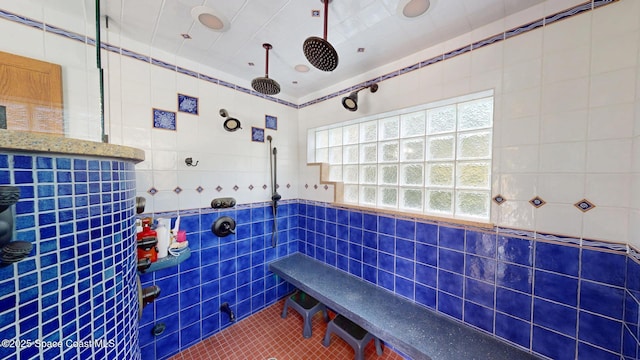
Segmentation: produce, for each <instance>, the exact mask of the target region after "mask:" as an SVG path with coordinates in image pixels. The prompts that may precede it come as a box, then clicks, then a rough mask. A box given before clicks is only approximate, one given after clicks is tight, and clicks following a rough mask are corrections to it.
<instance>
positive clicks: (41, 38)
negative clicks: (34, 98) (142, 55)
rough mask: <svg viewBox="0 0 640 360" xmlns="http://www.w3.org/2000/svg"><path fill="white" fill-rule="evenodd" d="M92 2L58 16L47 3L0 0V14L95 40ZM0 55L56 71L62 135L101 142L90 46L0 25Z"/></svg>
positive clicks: (76, 2)
mask: <svg viewBox="0 0 640 360" xmlns="http://www.w3.org/2000/svg"><path fill="white" fill-rule="evenodd" d="M92 4H93V3H92V2H86V1H81V0H71V1H69V3H67V4H65V7H64V8H65V11H64V12H61V11H59V10H58V9H57V8H56V5H55V4H54V3H53V2H42V1H12V0H0V9H3V10H5V11H8V12H12V13H15V14H20V15H23V16H26V17H28V18H30V19H33V20H36V21H38V22H44V23H46V24H48V25H51V26H55V27H58V28H61V29H64V30H67V31H71V32H75V33H77V34H81V35H85V34H88V36H90V37H95V25H93V15H92V14H93V13H94V10H93V8H92ZM0 33H2V34H5V36H4V37H3V41H2V45H1V46H0V51H3V52H8V53H12V54H16V55H20V56H25V57H29V58H34V59H37V60H42V61H46V62H50V63H54V64H59V65H60V66H61V67H62V84H63V87H62V92H63V94H62V99H63V106H64V110H63V116H64V120H65V135H66V136H67V137H71V138H76V139H83V140H93V141H100V140H101V135H102V133H101V129H100V87H99V84H100V82H99V71H98V69H97V64H96V51H95V48H94V47H91V46H87V45H86V44H84V43H82V42H80V41H76V40H70V39H68V38H66V37H62V36H59V35H56V34H53V33H50V32H46V31H44V30H42V29H36V28H33V27H29V26H25V25H22V24H18V23H16V22H12V21H5V20H2V21H0Z"/></svg>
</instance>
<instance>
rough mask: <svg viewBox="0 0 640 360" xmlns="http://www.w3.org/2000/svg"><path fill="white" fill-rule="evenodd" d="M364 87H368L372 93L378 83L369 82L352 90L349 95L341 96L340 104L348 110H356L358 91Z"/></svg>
mask: <svg viewBox="0 0 640 360" xmlns="http://www.w3.org/2000/svg"><path fill="white" fill-rule="evenodd" d="M366 88H369V89H370V90H371V92H372V93H374V92H376V91H378V84H371V85H369V86H365V87H362V88H360V89H358V90H356V91H352V92H351V94H349V96H345V97H343V98H342V106H344V108H345V109H347V110H349V111H356V110H358V93H359V92H360V91H362V90H364V89H366Z"/></svg>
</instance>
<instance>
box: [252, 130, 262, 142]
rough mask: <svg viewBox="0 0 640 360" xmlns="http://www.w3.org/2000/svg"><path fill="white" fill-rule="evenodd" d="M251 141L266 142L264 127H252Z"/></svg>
mask: <svg viewBox="0 0 640 360" xmlns="http://www.w3.org/2000/svg"><path fill="white" fill-rule="evenodd" d="M251 141H256V142H264V129H261V128H257V127H253V126H252V127H251Z"/></svg>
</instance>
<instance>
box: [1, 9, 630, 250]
mask: <svg viewBox="0 0 640 360" xmlns="http://www.w3.org/2000/svg"><path fill="white" fill-rule="evenodd" d="M580 2H581V1H578V0H562V1H553V2H546V3H544V4H541V5H539V6H536V7H534V8H531V9H528V10H527V11H525V12H523V13H520V14H516V15H514V16H511V17H509V18H507V19H503V20H501V21H498V22H496V23H493V24H490V25H488V26H486V27H483V28H480V29H476V30H474V31H473V32H472V33H470V34H465V35H463V36H460V37H458V38H456V39H453V40H451V41H449V42H447V43H444V44H440V45H437V46H434V47H433V48H430V49H423V50H420V51H419V52H417V53H416V54H414V55H412V56H409V57H407V58H406V59H404V60H402V61H399V62H396V63H393V64H388V65H387V66H385V67H383V68H380V69H378V70H375V71H372V72H369V73H366V74H362V75H361V76H359V77H357V78H354V79H346V80H344V81H343V82H341V83H339V84H335V85H334V86H332V87H331V88H328V89H325V91H323V92H322V94H312V95H309V96H308V97H305V98H303V99H298V101H297V102H298V103H304V102H305V101H309V100H313V99H315V98H318V97H321V96H324V95H326V94H328V93H331V92H333V91H337V90H341V89H344V88H347V87H349V86H352V85H353V84H356V83H359V82H361V81H364V80H368V79H371V78H374V77H376V76H379V75H381V74H385V73H388V72H390V71H393V70H396V69H400V68H402V67H403V66H406V65H409V64H414V63H415V62H417V61H420V60H424V59H428V58H430V57H432V56H435V55H438V54H442V53H443V52H447V51H450V50H452V49H455V48H457V47H460V46H463V45H466V44H467V43H469V42H473V41H477V40H480V39H484V38H487V37H488V36H491V35H493V34H496V33H499V32H501V31H504V30H506V29H511V28H513V27H517V26H520V25H523V24H525V23H527V22H529V21H531V20H535V19H538V18H540V17H542V16H544V15H546V14H551V13H554V12H556V11H559V10H562V9H566V8H568V7H570V6H574V5H576V4H578V3H580ZM89 7H90V6H89V5H87V4H85V3H84V2H79V3H78V14H80V13H81V14H83V16H84V17H85V18H89V15H91V13H92V9H90V8H89ZM0 8H3V9H7V10H10V11H15V12H16V13H19V14H23V15H26V16H30V17H33V18H35V19H44V21H48V22H50V23H52V24H54V25H56V26H59V27H61V28H64V29H66V30H71V31H77V32H79V33H84V32H86V33H91V31H90V30H91V29H89V26H88V25H87V24H86V23H83V22H81V23H78V22H75V21H72V20H70V18H69V17H67V16H66V15H65V14H60V13H57V12H56V11H55V9H48V8H43V7H41V5H39V6H34V4H33V3H31V2H29V3H23V2H15V1H9V0H0ZM78 14H76V15H78ZM0 29H1V30H2V32H3V33H7V34H9V33H11V34H17V33H20V36H15V37H7V38H6V39H5V41H4V42H3V46H2V50H3V51H9V52H14V53H17V54H20V55H24V56H30V57H34V58H38V59H43V60H48V61H53V62H57V61H62V60H65V59H66V60H69V61H71V63H68V64H66V65H63V66H64V68H63V73H64V76H65V83H66V85H65V94H64V95H65V107H66V108H67V109H69V110H70V113H72V115H71V116H72V118H71V126H70V128H69V130H70V131H71V132H73V133H74V134H76V135H77V136H74V137H79V138H84V137H92V136H96V134H95V128H91V127H89V126H88V125H87V124H89V123H95V121H96V114H97V112H95V109H96V106H97V101H96V99H97V87H95V86H94V85H95V83H96V81H95V79H96V76H97V73H95V72H94V71H92V69H93V67H92V66H93V63H92V62H93V61H94V59H93V56H92V55H93V54H92V49H91V48H85V49H84V50H82V46H80V47H78V46H76V47H75V50H70V51H71V52H72V53H74V54H75V55H74V56H72V57H70V56H66V55H67V54H68V52H66V51H64V52H61V51H60V49H61V48H62V47H61V46H51V45H47V46H42V47H39V46H32V45H28V46H27V44H34V43H42V44H44V43H45V38H46V37H49V35H47V34H45V33H44V32H43V31H40V30H36V29H32V28H28V27H26V26H23V25H18V24H15V23H12V22H8V21H1V22H0ZM103 40H104V41H106V42H108V43H111V44H113V45H117V46H122V47H124V48H126V49H129V50H133V51H137V52H139V53H142V54H146V55H151V56H154V57H157V58H159V59H162V60H163V61H166V62H169V63H172V64H177V65H180V66H184V67H186V68H189V69H190V70H195V71H201V72H203V73H206V74H208V75H210V76H214V77H220V78H222V79H224V80H226V81H229V82H232V83H238V84H242V82H243V81H246V79H245V80H242V79H235V78H233V77H231V76H229V75H226V74H220V73H219V72H218V71H217V70H216V69H214V68H210V67H207V66H205V65H200V64H195V63H191V62H189V61H187V60H185V59H181V58H177V57H176V56H175V55H172V54H166V53H162V52H160V51H158V50H157V49H153V48H151V47H149V46H148V45H143V44H138V43H135V42H133V41H131V40H129V39H126V38H123V37H121V36H120V34H118V33H113V32H109V33H106V34H104V37H103ZM52 41H53V42H56V41H58V42H59V41H63V40H60V39H54V40H52ZM69 41H70V40H68V41H66V42H69ZM51 44H53V43H51ZM65 44H66V43H65ZM72 48H74V46H73V45H72ZM103 54H104V57H103V66H104V68H105V71H106V74H107V79H106V81H107V103H106V107H107V123H106V132H107V133H108V134H109V136H110V140H111V142H113V143H116V144H124V145H130V146H135V147H138V148H141V149H144V150H145V152H146V155H147V160H145V161H144V162H143V163H141V164H139V165H138V166H137V170H138V171H137V177H138V180H137V181H138V190H139V195H143V196H145V197H146V198H147V204H148V208H147V210H148V211H164V210H175V209H188V208H197V207H206V206H208V204H209V202H210V201H211V199H212V198H214V197H217V196H235V197H236V198H237V199H238V201H239V202H240V203H249V202H256V201H267V200H268V199H269V197H270V189H266V190H264V189H263V188H262V186H263V185H268V184H269V182H270V181H269V170H268V145H267V143H254V142H251V140H250V128H251V126H257V127H261V128H264V115H265V114H270V115H274V116H277V117H278V130H277V131H266V135H269V134H270V135H272V136H274V139H275V140H274V145H275V146H277V147H278V149H279V152H278V154H279V174H278V176H279V180H280V181H279V183H280V184H281V188H280V189H279V192H280V193H281V194H283V196H284V197H285V198H296V197H301V198H305V199H311V200H322V201H331V200H332V198H333V191H332V190H333V188H332V187H331V186H329V188H328V189H324V185H323V184H320V183H319V177H318V175H319V169H318V168H317V167H308V166H307V165H306V159H305V157H304V156H298V154H305V153H306V138H307V129H308V128H311V127H316V126H320V125H326V124H329V123H333V122H337V121H344V120H349V119H355V118H358V117H361V116H367V115H373V114H377V113H382V112H386V111H390V110H394V109H399V108H404V107H408V106H413V105H418V104H423V103H427V102H431V101H436V100H440V99H444V98H447V97H451V96H457V95H462V94H465V93H469V92H475V91H481V90H486V89H494V92H495V101H496V106H495V117H494V120H495V131H494V141H493V143H494V147H495V148H494V162H493V163H494V166H493V167H494V179H493V194H494V195H496V194H502V195H503V196H504V197H505V198H507V202H506V203H504V204H503V205H500V206H498V205H496V204H493V205H492V221H493V222H494V223H495V224H496V225H499V226H506V227H512V228H520V229H528V230H536V231H541V232H553V233H557V234H560V235H568V236H576V237H585V238H597V239H603V240H611V241H626V242H629V243H631V244H634V245H636V246H640V225H638V224H640V190H639V189H640V155H638V154H639V153H640V67H639V61H638V58H639V57H640V2H638V1H635V0H620V1H618V2H616V3H614V4H612V5H607V6H604V7H602V8H600V9H597V10H595V11H589V12H586V13H584V14H582V15H578V16H573V17H571V18H569V19H566V20H562V21H558V22H555V23H553V24H550V25H548V26H545V27H544V28H540V29H537V30H533V31H530V32H527V33H525V34H522V35H519V36H516V37H513V38H511V39H509V40H506V41H502V42H499V43H496V44H493V45H489V46H485V47H483V48H480V49H477V50H473V51H471V52H470V53H467V54H464V55H460V56H458V57H455V58H453V59H450V60H447V61H444V62H440V63H437V64H434V65H430V66H428V67H426V68H424V69H421V70H417V71H413V72H410V73H408V74H406V75H403V76H398V77H395V78H392V79H389V80H386V81H384V82H382V83H380V89H379V91H378V92H377V93H376V94H367V96H364V95H363V96H361V99H360V109H359V111H358V112H357V113H351V112H348V111H345V110H344V109H343V108H342V107H341V105H340V99H339V97H336V98H333V99H330V100H327V101H324V102H321V103H318V104H316V105H312V106H309V107H305V108H303V109H300V110H295V109H292V108H290V107H286V106H282V105H279V104H276V103H274V102H271V101H265V100H262V99H259V98H257V97H254V96H251V95H246V94H243V93H241V92H238V91H234V90H231V89H228V88H224V87H221V86H218V85H213V84H210V83H207V82H204V81H199V80H196V79H194V78H192V77H189V76H186V75H181V74H178V73H176V72H173V71H169V70H166V69H163V68H160V67H157V66H153V65H150V64H146V63H143V62H141V61H138V60H134V59H131V58H127V57H122V56H120V55H116V54H113V53H110V52H103ZM247 87H248V86H247ZM178 92H182V93H186V94H188V95H191V96H195V97H198V98H199V100H200V104H199V105H200V115H199V116H194V115H189V114H185V113H178V130H177V131H176V132H171V131H166V130H157V129H152V119H151V109H152V108H153V107H156V108H161V109H165V110H171V111H175V110H177V109H176V108H177V99H176V96H177V93H178ZM220 108H225V109H227V110H228V111H229V112H230V114H231V115H232V116H234V117H237V118H239V119H240V120H241V121H242V125H243V130H241V131H238V132H236V133H227V132H225V131H224V130H223V129H222V122H223V119H222V118H221V117H220V116H219V115H218V111H219V109H220ZM186 157H192V158H193V159H194V160H196V161H200V163H199V165H198V167H195V168H193V167H191V168H190V167H187V166H186V165H185V164H184V159H185V158H186ZM286 184H290V185H291V187H290V188H287V187H286ZM235 185H237V186H238V187H239V189H238V190H237V191H234V190H233V189H232V187H233V186H235ZM250 185H253V187H254V189H253V190H249V186H250ZM198 186H202V187H203V188H204V190H203V191H202V193H198V192H197V191H196V190H195V189H196V188H197V187H198ZM217 186H220V187H222V188H223V190H222V191H221V192H217V191H216V190H215V187H217ZM151 187H154V188H155V189H157V190H158V193H157V194H156V195H155V196H151V195H150V194H148V193H147V192H146V191H147V190H148V189H150V188H151ZM176 187H180V188H181V189H182V190H183V191H182V192H181V193H180V194H176V193H175V192H174V190H175V188H176ZM534 196H540V197H541V198H543V199H544V200H545V201H546V202H547V204H546V205H544V206H543V207H541V208H539V209H535V208H533V207H532V206H531V205H530V204H529V203H528V200H529V199H531V198H533V197H534ZM582 198H586V199H588V200H589V201H591V202H592V203H594V204H595V205H596V208H595V209H593V210H591V211H589V212H587V213H582V212H581V211H579V210H577V209H576V208H575V207H574V206H573V204H574V203H575V202H577V201H579V200H581V199H582Z"/></svg>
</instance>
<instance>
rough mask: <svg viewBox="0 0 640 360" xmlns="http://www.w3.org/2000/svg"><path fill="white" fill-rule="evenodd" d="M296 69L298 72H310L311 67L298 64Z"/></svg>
mask: <svg viewBox="0 0 640 360" xmlns="http://www.w3.org/2000/svg"><path fill="white" fill-rule="evenodd" d="M294 69H295V70H296V71H297V72H303V73H304V72H308V71H309V67H308V66H307V65H304V64H299V65H296V66H295V67H294Z"/></svg>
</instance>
